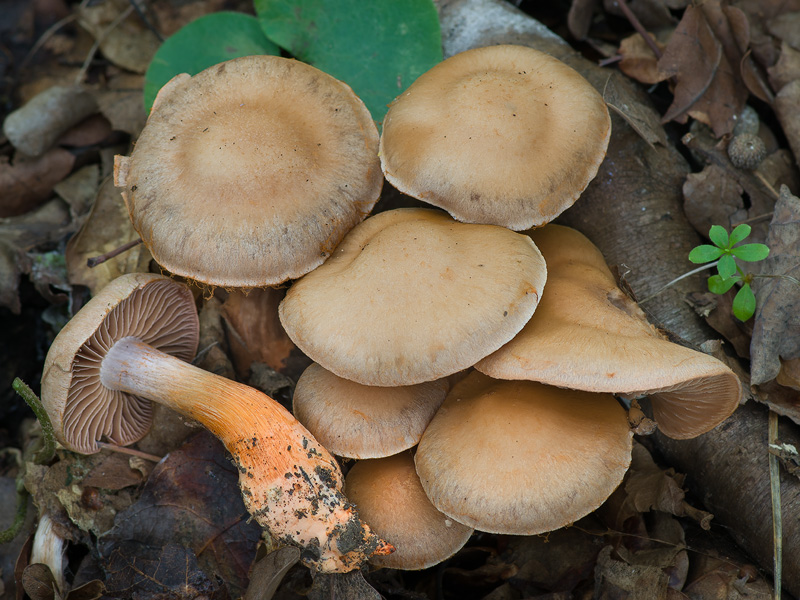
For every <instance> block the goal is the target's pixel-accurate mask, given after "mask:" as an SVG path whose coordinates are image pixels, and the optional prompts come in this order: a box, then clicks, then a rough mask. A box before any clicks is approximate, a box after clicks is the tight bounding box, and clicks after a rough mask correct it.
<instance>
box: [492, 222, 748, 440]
mask: <svg viewBox="0 0 800 600" xmlns="http://www.w3.org/2000/svg"><path fill="white" fill-rule="evenodd" d="M530 236H531V237H532V238H533V240H534V242H535V243H536V245H537V246H538V247H539V248H540V249H541V251H542V253H543V255H544V257H545V259H546V260H547V265H548V271H549V278H548V282H547V293H546V294H544V296H543V297H542V301H541V302H540V304H539V307H538V308H537V310H536V315H535V317H534V318H532V319H531V320H530V321H529V322H528V324H527V325H526V326H525V328H524V329H523V330H522V332H521V333H520V334H519V335H517V336H516V337H515V338H514V339H513V340H512V341H511V342H509V343H508V344H506V345H505V346H503V347H502V348H501V349H500V350H498V351H497V352H495V353H493V354H492V355H491V356H488V357H486V358H485V359H483V360H481V361H480V362H478V364H477V365H476V368H477V369H478V370H479V371H482V372H483V373H486V374H487V375H490V376H491V377H496V378H499V379H529V380H532V381H541V382H543V383H548V384H550V385H557V386H561V387H568V388H573V389H580V390H588V391H592V392H610V393H615V394H621V395H625V396H631V397H636V396H641V395H645V394H646V395H650V397H651V399H652V405H653V411H654V418H655V420H656V421H657V422H658V426H659V428H660V429H661V431H662V432H664V434H666V435H668V436H670V437H673V438H677V439H686V438H691V437H695V436H698V435H700V434H702V433H705V432H706V431H709V430H711V429H713V428H714V427H716V426H717V425H719V424H720V423H721V422H722V421H723V420H725V419H726V418H727V417H728V416H729V415H730V414H731V413H732V412H733V411H734V410H736V407H737V406H738V405H739V400H740V398H741V386H740V384H739V379H738V377H737V376H736V375H735V374H734V373H733V371H731V370H730V369H729V368H728V367H727V366H725V365H724V364H723V363H722V362H720V361H719V360H717V359H716V358H713V357H711V356H709V355H707V354H703V353H702V352H697V351H696V350H692V349H689V348H685V347H684V346H680V345H678V344H674V343H672V342H670V341H668V340H667V339H666V338H665V337H664V336H663V335H662V334H660V333H659V332H658V331H657V330H656V328H655V327H653V326H652V325H651V324H650V323H648V322H647V318H646V317H645V315H644V313H643V312H642V310H641V309H640V308H639V306H638V305H637V304H636V303H635V302H633V300H631V299H630V298H629V297H628V296H627V295H626V294H625V293H623V292H622V290H620V289H619V288H618V287H617V284H616V282H615V280H614V276H613V275H612V274H611V271H610V270H609V269H608V266H606V262H605V259H604V258H603V255H602V254H601V253H600V251H599V250H598V249H597V247H596V246H595V245H594V244H592V243H591V242H590V241H589V240H588V239H587V238H586V237H585V236H584V235H583V234H581V233H579V232H578V231H576V230H574V229H570V228H568V227H563V226H559V225H547V226H546V227H543V228H541V229H538V230H536V231H532V232H530Z"/></svg>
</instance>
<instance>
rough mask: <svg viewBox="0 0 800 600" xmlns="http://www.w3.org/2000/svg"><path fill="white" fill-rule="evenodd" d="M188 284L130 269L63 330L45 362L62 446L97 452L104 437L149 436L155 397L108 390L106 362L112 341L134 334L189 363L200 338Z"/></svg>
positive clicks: (45, 383) (45, 386)
mask: <svg viewBox="0 0 800 600" xmlns="http://www.w3.org/2000/svg"><path fill="white" fill-rule="evenodd" d="M199 331H200V327H199V322H198V317H197V310H196V308H195V304H194V298H193V297H192V294H191V292H190V291H189V289H188V288H187V287H186V286H184V285H180V284H177V283H175V282H174V281H172V280H171V279H169V278H167V277H163V276H161V275H155V274H150V273H131V274H128V275H122V276H121V277H118V278H117V279H114V280H113V281H112V282H111V283H109V284H108V285H107V286H106V287H104V288H103V289H102V290H100V292H99V293H98V294H97V295H96V296H94V297H93V298H92V299H91V300H90V301H89V302H88V303H87V304H86V306H84V307H83V308H82V309H81V311H80V312H79V313H78V314H77V315H76V316H74V317H73V318H72V320H71V321H70V322H69V323H67V324H66V325H65V326H64V328H63V329H62V330H61V332H60V333H59V335H58V337H57V338H56V340H55V341H54V342H53V345H52V346H51V347H50V351H49V352H48V353H47V358H46V359H45V363H44V374H43V376H42V403H43V404H44V406H45V408H46V409H47V412H48V414H49V415H50V420H51V421H52V423H53V428H54V429H55V434H56V438H57V439H58V441H59V442H61V444H63V445H64V447H66V448H68V449H70V450H74V451H75V452H80V453H82V454H92V453H94V452H98V451H99V450H100V448H99V447H98V446H97V441H98V440H101V439H102V438H107V439H108V440H110V441H112V442H114V443H116V444H119V445H121V446H124V445H126V444H130V443H133V442H135V441H136V440H139V439H141V438H142V436H144V434H145V433H147V430H148V429H149V428H150V423H151V420H152V408H151V405H150V401H149V400H145V399H142V398H138V397H136V396H131V395H129V394H126V393H124V392H119V391H115V390H111V389H108V388H107V387H105V386H104V385H103V384H102V383H101V381H100V365H101V363H102V361H103V357H104V355H105V353H106V352H108V350H110V349H111V347H112V346H113V345H114V343H115V342H116V341H118V340H120V339H122V338H125V337H135V338H138V339H140V340H142V341H143V342H145V343H146V344H149V345H150V346H152V347H153V348H156V349H157V350H160V351H162V352H165V353H167V354H171V355H173V356H175V357H177V358H180V359H181V360H185V361H189V360H191V359H192V358H193V357H194V355H195V352H196V351H197V343H198V337H199Z"/></svg>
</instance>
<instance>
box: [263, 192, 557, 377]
mask: <svg viewBox="0 0 800 600" xmlns="http://www.w3.org/2000/svg"><path fill="white" fill-rule="evenodd" d="M545 279H546V267H545V264H544V261H543V260H542V258H541V255H540V254H539V251H538V250H537V249H536V246H535V245H534V244H533V242H531V240H530V238H529V237H528V236H524V235H520V234H518V233H514V232H512V231H509V230H508V229H505V228H502V227H494V226H488V225H467V224H463V223H458V222H456V221H454V220H453V219H452V218H450V217H449V216H447V215H446V214H445V213H443V212H441V211H436V210H430V209H422V208H417V209H397V210H391V211H386V212H383V213H380V214H377V215H374V216H372V217H370V218H369V219H367V220H365V221H364V222H363V223H360V224H359V225H358V226H356V227H355V228H353V230H352V231H351V232H350V233H348V234H347V236H345V238H344V239H343V240H342V242H341V244H339V246H338V247H337V248H336V251H335V252H334V254H333V255H332V256H331V257H330V258H329V259H328V260H327V262H326V263H325V264H324V265H322V266H321V267H319V268H317V269H315V270H314V271H312V272H311V273H309V274H308V275H306V276H305V277H303V278H302V279H300V280H298V281H296V282H294V284H293V285H292V287H291V288H290V289H289V291H288V292H287V293H286V297H285V298H284V299H283V301H282V302H281V304H280V306H279V308H278V312H279V316H280V320H281V323H282V324H283V327H284V329H285V330H286V332H287V334H288V335H289V337H290V338H291V339H292V341H293V342H294V343H295V344H296V345H297V346H298V347H299V348H300V349H301V350H302V351H303V352H305V354H306V355H307V356H309V357H310V358H311V359H312V360H314V361H315V362H317V363H319V364H320V365H322V366H323V367H325V368H326V369H328V370H329V371H332V372H333V373H335V374H336V375H338V376H339V377H343V378H345V379H349V380H350V381H355V382H358V383H361V384H364V385H377V386H402V385H414V384H417V383H422V382H425V381H433V380H435V379H439V378H441V377H445V376H447V375H451V374H453V373H455V372H457V371H460V370H462V369H466V368H468V367H470V366H472V365H473V364H475V362H476V361H478V360H480V359H481V358H483V357H484V356H486V355H487V354H489V353H491V352H494V351H495V350H496V349H498V348H499V347H500V346H502V345H503V344H505V343H506V342H508V341H509V340H510V339H511V338H513V337H514V335H515V334H516V333H517V332H518V331H519V330H520V329H522V327H523V326H524V325H525V323H526V322H527V321H528V319H530V317H531V315H532V314H533V311H534V310H535V309H536V305H537V303H538V301H539V296H540V295H541V293H542V288H543V287H544V283H545Z"/></svg>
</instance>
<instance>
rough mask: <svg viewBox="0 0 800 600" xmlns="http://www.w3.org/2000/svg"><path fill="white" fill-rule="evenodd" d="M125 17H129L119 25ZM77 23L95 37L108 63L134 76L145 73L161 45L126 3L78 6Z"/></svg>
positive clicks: (112, 0) (113, 1)
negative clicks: (134, 74) (130, 72)
mask: <svg viewBox="0 0 800 600" xmlns="http://www.w3.org/2000/svg"><path fill="white" fill-rule="evenodd" d="M125 13H127V14H128V16H127V17H126V18H123V19H122V21H121V22H120V21H119V19H120V17H123V16H124V15H125ZM78 22H79V23H80V24H81V26H82V27H83V28H85V29H86V30H87V31H88V32H89V33H91V34H92V35H93V36H94V38H95V40H97V42H98V43H99V44H100V50H101V51H102V52H103V55H104V56H105V57H106V58H107V59H108V60H109V61H110V62H112V63H113V64H115V65H117V66H118V67H122V68H123V69H127V70H129V71H133V72H134V73H144V72H145V71H146V70H147V65H149V64H150V60H151V59H152V58H153V55H154V54H155V53H156V50H157V49H158V46H159V45H160V41H159V40H158V38H157V37H156V35H155V34H154V33H153V32H152V31H151V30H150V29H148V28H147V27H146V26H145V25H144V24H143V23H142V21H141V20H140V19H139V16H138V15H137V14H136V13H135V11H133V10H132V7H131V5H130V4H129V3H128V2H127V1H126V0H109V1H107V2H101V3H99V4H81V5H80V7H79V8H78Z"/></svg>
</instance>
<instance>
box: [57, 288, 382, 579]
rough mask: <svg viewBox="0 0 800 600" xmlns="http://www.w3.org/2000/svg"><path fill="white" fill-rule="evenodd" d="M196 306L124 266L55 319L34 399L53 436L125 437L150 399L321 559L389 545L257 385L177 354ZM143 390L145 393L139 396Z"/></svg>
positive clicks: (186, 348)
mask: <svg viewBox="0 0 800 600" xmlns="http://www.w3.org/2000/svg"><path fill="white" fill-rule="evenodd" d="M197 339H198V318H197V312H196V310H195V305H194V299H193V297H192V294H191V292H190V291H189V289H188V288H187V287H186V286H184V285H181V284H178V283H175V282H173V281H172V280H170V279H168V278H166V277H163V276H160V275H154V274H143V273H136V274H129V275H123V276H122V277H119V278H117V279H115V280H114V281H112V282H111V283H110V284H109V285H108V286H106V287H105V288H103V290H101V292H100V293H98V294H97V295H96V296H95V297H94V298H92V300H90V301H89V302H88V303H87V304H86V306H84V307H83V308H82V309H81V311H80V312H79V313H78V314H77V315H75V317H73V319H72V320H71V321H70V322H69V323H68V324H67V325H66V326H65V327H64V329H62V331H61V332H60V333H59V334H58V336H57V337H56V339H55V340H54V341H53V344H52V346H51V348H50V351H49V352H48V354H47V358H46V360H45V366H44V375H43V377H42V402H43V404H44V405H45V408H46V409H47V412H48V413H49V414H50V418H51V420H52V422H53V427H54V429H55V433H56V437H57V439H58V440H59V441H60V442H61V443H62V444H63V445H64V446H65V447H66V448H68V449H70V450H74V451H76V452H81V453H84V454H85V453H93V452H97V451H98V446H97V440H99V439H101V438H103V437H105V438H108V439H110V440H113V441H114V442H116V443H120V444H127V443H131V442H133V441H135V440H136V439H138V438H139V437H141V436H142V435H143V434H144V433H145V432H146V430H147V427H148V426H149V416H150V408H149V402H148V401H147V400H152V401H154V402H159V403H161V404H163V405H165V406H167V407H169V408H172V409H174V410H176V411H178V412H179V413H181V414H183V415H186V416H188V417H191V418H193V419H195V420H197V421H199V422H200V423H202V424H203V425H204V426H205V427H207V428H208V429H209V430H210V431H211V432H212V433H213V434H214V435H216V436H217V437H218V438H219V439H220V440H221V441H222V442H223V444H224V445H225V447H226V448H227V449H228V451H229V452H230V453H231V455H232V456H233V459H234V461H235V463H236V465H237V468H238V469H239V473H240V475H239V485H240V487H241V490H242V495H243V497H244V503H245V506H246V507H247V510H248V511H249V512H250V513H251V514H252V515H253V517H254V518H255V519H256V521H257V522H258V523H259V524H260V525H262V526H263V527H265V528H267V529H268V530H269V531H270V533H271V534H272V535H273V536H275V537H276V538H278V539H279V540H280V541H282V542H284V543H292V544H295V545H299V546H300V547H302V548H303V553H302V559H303V560H304V562H305V563H306V564H308V565H309V566H311V567H312V568H314V569H317V570H319V571H326V572H330V571H349V570H352V569H355V568H358V567H359V566H360V565H361V564H362V563H363V562H364V561H365V560H366V558H367V556H369V555H370V554H372V553H374V552H377V553H385V552H390V551H391V547H390V546H388V545H387V544H385V543H384V542H383V541H382V540H379V539H378V538H377V537H376V536H375V535H374V534H373V533H372V532H371V531H370V530H369V528H368V527H367V526H365V525H364V524H363V523H362V522H361V521H360V520H359V519H358V515H357V514H356V512H355V510H354V509H353V507H352V505H351V504H350V503H349V502H348V501H347V499H346V498H345V497H344V495H343V494H342V492H341V487H342V474H341V471H340V469H339V466H338V465H337V463H336V461H335V460H334V458H333V457H332V456H331V455H330V454H329V453H328V452H327V450H325V448H323V447H322V446H321V445H320V444H319V443H318V442H317V441H316V440H315V439H314V437H313V436H312V435H311V434H310V433H309V432H308V431H307V430H306V429H305V428H304V427H303V426H302V425H301V424H300V423H299V422H298V421H297V420H296V419H295V418H294V417H292V416H291V414H290V413H289V412H288V411H287V410H286V409H284V408H283V407H282V406H281V405H280V404H278V403H277V402H275V401H274V400H273V399H271V398H270V397H268V396H266V395H265V394H263V393H261V392H259V391H257V390H255V389H253V388H251V387H248V386H246V385H242V384H240V383H237V382H234V381H231V380H229V379H225V378H224V377H220V376H218V375H214V374H212V373H209V372H207V371H203V370H202V369H199V368H197V367H194V366H192V365H191V364H189V363H187V362H185V361H186V360H188V359H189V358H191V357H192V356H193V355H194V351H195V349H196V346H197ZM145 399H147V400H145Z"/></svg>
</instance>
